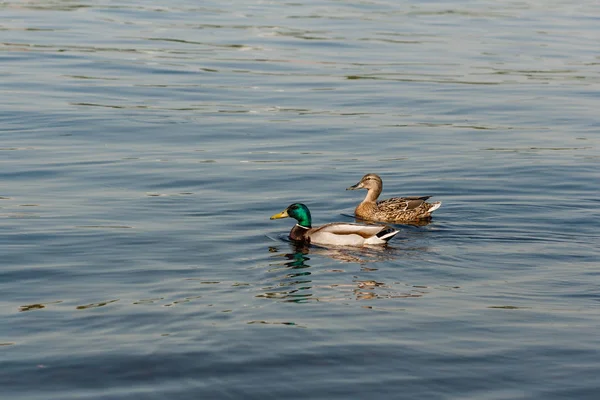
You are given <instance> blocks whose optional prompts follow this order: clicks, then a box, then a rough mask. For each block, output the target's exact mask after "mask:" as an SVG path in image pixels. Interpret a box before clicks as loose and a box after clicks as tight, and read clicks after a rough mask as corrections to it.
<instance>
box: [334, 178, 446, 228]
mask: <svg viewBox="0 0 600 400" xmlns="http://www.w3.org/2000/svg"><path fill="white" fill-rule="evenodd" d="M356 189H367V190H368V192H367V196H366V197H365V199H364V200H363V201H362V203H360V204H359V205H358V206H357V207H356V209H355V210H354V213H355V214H356V216H357V217H359V218H362V219H366V220H374V221H384V222H395V223H402V222H411V221H416V220H425V219H430V218H431V213H432V212H434V211H435V210H437V209H438V208H440V206H441V205H442V203H441V202H440V201H438V202H435V203H427V202H425V201H426V200H427V199H429V198H430V197H431V196H421V197H392V198H390V199H385V200H380V201H377V198H378V197H379V195H380V194H381V190H382V189H383V182H382V181H381V178H380V177H379V175H377V174H366V175H365V176H363V177H362V179H361V180H360V182H358V183H357V184H356V185H354V186H350V187H349V188H347V189H346V190H356Z"/></svg>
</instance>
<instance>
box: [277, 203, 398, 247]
mask: <svg viewBox="0 0 600 400" xmlns="http://www.w3.org/2000/svg"><path fill="white" fill-rule="evenodd" d="M287 217H292V218H294V219H295V220H296V221H298V223H297V224H296V225H294V227H293V228H292V230H291V231H290V239H292V240H294V241H297V242H303V243H307V244H310V243H315V244H323V245H338V246H363V245H366V244H386V243H387V241H388V240H390V239H391V238H392V237H394V236H395V235H396V234H397V233H398V231H397V230H395V229H393V228H391V227H389V226H385V225H363V224H353V223H346V222H334V223H331V224H326V225H323V226H319V227H315V228H313V227H312V226H311V217H310V211H309V210H308V207H306V206H305V205H304V204H301V203H294V204H292V205H290V206H289V207H288V208H286V209H285V210H283V211H282V212H280V213H279V214H275V215H273V216H272V217H271V219H279V218H287Z"/></svg>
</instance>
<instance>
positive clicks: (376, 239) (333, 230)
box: [308, 222, 398, 246]
mask: <svg viewBox="0 0 600 400" xmlns="http://www.w3.org/2000/svg"><path fill="white" fill-rule="evenodd" d="M397 233H398V231H397V230H395V229H393V228H390V227H388V226H385V225H363V224H353V223H343V222H334V223H331V224H326V225H323V226H320V227H317V228H312V229H311V230H310V231H309V232H308V236H310V239H311V242H313V243H322V244H334V245H341V246H362V245H364V244H385V243H386V242H387V241H388V240H390V239H391V238H392V237H393V236H395V235H396V234H397Z"/></svg>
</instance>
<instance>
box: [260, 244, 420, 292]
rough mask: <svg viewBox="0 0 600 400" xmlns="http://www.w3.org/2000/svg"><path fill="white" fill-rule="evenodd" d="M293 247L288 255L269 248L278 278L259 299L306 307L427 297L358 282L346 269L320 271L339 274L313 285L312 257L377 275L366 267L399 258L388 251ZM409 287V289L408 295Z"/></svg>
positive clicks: (272, 279)
mask: <svg viewBox="0 0 600 400" xmlns="http://www.w3.org/2000/svg"><path fill="white" fill-rule="evenodd" d="M290 247H291V248H290V250H292V251H291V252H289V253H282V252H280V248H279V246H272V247H269V252H270V253H273V255H272V256H271V257H272V258H277V259H278V261H277V262H274V263H270V264H269V266H270V269H269V273H276V275H277V276H273V277H271V279H270V284H269V285H267V286H265V287H263V288H262V289H263V290H265V292H263V293H262V294H260V295H258V297H265V298H270V299H278V300H280V301H285V302H296V303H304V302H309V301H320V302H337V301H347V300H348V299H349V298H354V299H356V300H372V299H383V298H387V299H389V298H406V297H421V296H422V295H423V293H424V292H423V291H422V290H419V291H416V292H415V290H414V288H412V286H408V285H402V288H401V289H400V290H401V292H398V291H397V288H395V287H394V286H395V285H392V286H390V285H386V284H385V283H383V282H378V281H376V280H364V279H357V276H356V275H355V274H354V273H352V274H351V277H349V273H347V272H346V271H345V270H344V269H328V270H321V269H319V271H318V272H325V273H327V272H330V273H331V272H333V273H340V274H339V275H338V274H335V275H331V274H326V275H321V274H319V275H318V276H319V278H320V279H321V281H319V283H315V282H314V275H313V274H312V272H311V271H310V270H311V268H312V267H311V265H310V264H309V262H310V260H311V257H310V256H309V255H312V256H317V259H318V257H319V256H326V257H329V258H332V259H334V260H337V261H341V262H343V263H354V264H359V265H361V271H362V272H363V273H365V272H366V273H372V272H375V271H377V268H369V267H367V266H366V264H368V263H373V262H377V261H385V260H388V261H389V260H391V259H393V258H395V256H396V255H397V254H396V253H395V252H393V251H390V250H391V249H389V248H387V249H378V248H351V249H330V248H321V247H316V246H309V245H307V244H305V243H304V244H303V243H298V242H293V241H291V242H290ZM284 251H285V250H284ZM313 258H314V257H313ZM281 259H283V260H281ZM334 277H339V279H336V278H334ZM332 278H334V279H335V281H334V282H331V279H332ZM346 279H347V280H346ZM340 280H341V281H342V282H340ZM344 280H346V282H347V283H346V282H344ZM407 286H408V287H410V289H409V290H408V292H407ZM316 292H317V293H316Z"/></svg>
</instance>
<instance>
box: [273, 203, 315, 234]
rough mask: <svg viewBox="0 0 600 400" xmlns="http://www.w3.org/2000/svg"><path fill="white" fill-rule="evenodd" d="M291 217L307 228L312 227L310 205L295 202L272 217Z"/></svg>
mask: <svg viewBox="0 0 600 400" xmlns="http://www.w3.org/2000/svg"><path fill="white" fill-rule="evenodd" d="M287 217H291V218H294V219H295V220H296V221H298V225H300V226H304V227H306V228H310V227H311V222H312V219H311V217H310V211H309V210H308V207H306V206H305V205H304V204H302V203H294V204H292V205H290V206H289V207H288V208H286V209H285V210H283V211H282V212H280V213H279V214H275V215H273V216H272V217H271V219H279V218H287Z"/></svg>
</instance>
